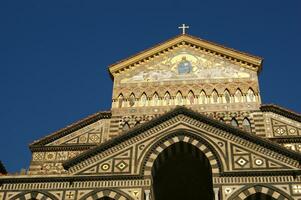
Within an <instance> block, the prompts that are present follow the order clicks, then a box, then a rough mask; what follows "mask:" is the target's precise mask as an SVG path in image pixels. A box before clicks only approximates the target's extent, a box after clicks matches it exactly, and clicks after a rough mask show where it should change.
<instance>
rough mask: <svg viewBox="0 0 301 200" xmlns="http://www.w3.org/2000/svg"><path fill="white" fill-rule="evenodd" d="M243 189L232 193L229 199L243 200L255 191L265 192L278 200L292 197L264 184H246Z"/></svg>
mask: <svg viewBox="0 0 301 200" xmlns="http://www.w3.org/2000/svg"><path fill="white" fill-rule="evenodd" d="M242 190H243V191H241V190H240V191H241V192H240V193H235V194H233V195H232V196H231V197H230V198H229V200H234V199H235V200H244V199H245V198H247V197H248V196H251V195H252V194H255V193H257V192H259V193H262V194H266V195H269V196H271V197H273V198H275V199H279V200H285V199H289V200H291V199H293V198H291V197H289V196H287V195H285V194H283V192H281V191H280V190H278V189H276V188H273V189H271V188H269V187H266V186H262V185H254V186H251V187H249V186H247V188H244V189H242Z"/></svg>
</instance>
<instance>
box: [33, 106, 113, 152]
mask: <svg viewBox="0 0 301 200" xmlns="http://www.w3.org/2000/svg"><path fill="white" fill-rule="evenodd" d="M111 115H112V114H111V112H110V111H104V112H97V113H95V114H92V115H90V116H88V117H86V118H84V119H82V120H80V121H77V122H75V123H73V124H71V125H69V126H67V127H65V128H63V129H60V130H58V131H56V132H54V133H52V134H50V135H48V136H46V137H44V138H42V139H40V140H37V141H35V142H33V143H31V144H30V145H29V148H30V150H33V149H34V148H35V147H37V146H44V145H46V144H48V143H50V142H53V141H54V140H57V139H59V138H61V137H64V136H66V135H68V134H69V133H72V132H74V131H77V130H79V129H81V128H83V127H85V126H87V125H90V124H92V123H94V122H97V121H98V120H100V119H110V118H111Z"/></svg>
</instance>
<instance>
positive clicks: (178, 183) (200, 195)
mask: <svg viewBox="0 0 301 200" xmlns="http://www.w3.org/2000/svg"><path fill="white" fill-rule="evenodd" d="M211 171H212V169H211V166H210V163H209V161H208V159H207V157H206V156H205V155H204V153H203V152H201V151H200V150H199V149H198V148H196V147H195V146H193V145H192V144H189V143H186V142H177V143H175V144H173V145H171V146H169V147H167V148H166V149H164V150H163V151H162V152H161V153H160V154H159V156H158V157H157V158H156V160H155V162H154V165H153V168H152V176H153V195H154V200H166V199H172V200H183V199H189V200H200V199H202V200H213V197H214V195H213V186H212V174H211Z"/></svg>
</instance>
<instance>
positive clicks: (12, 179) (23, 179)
mask: <svg viewBox="0 0 301 200" xmlns="http://www.w3.org/2000/svg"><path fill="white" fill-rule="evenodd" d="M297 175H301V170H286V171H283V170H275V171H240V172H222V173H221V174H220V175H219V176H217V177H213V178H219V177H220V178H223V177H252V176H263V177H264V176H293V177H296V176H297ZM145 179H147V177H145V176H140V175H138V176H137V175H105V176H104V175H102V176H101V175H93V176H91V175H89V176H78V175H77V176H68V175H65V176H62V175H57V176H51V175H46V176H45V175H44V176H42V175H41V176H37V175H36V176H28V175H23V176H2V177H0V186H1V185H2V184H10V183H47V182H69V184H70V186H72V185H73V183H74V182H77V181H111V180H114V181H115V180H121V181H127V180H145Z"/></svg>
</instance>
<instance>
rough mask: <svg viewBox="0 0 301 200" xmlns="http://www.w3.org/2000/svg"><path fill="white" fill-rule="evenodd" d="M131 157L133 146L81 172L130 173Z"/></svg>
mask: <svg viewBox="0 0 301 200" xmlns="http://www.w3.org/2000/svg"><path fill="white" fill-rule="evenodd" d="M131 157H132V148H128V149H126V150H124V151H122V152H121V153H119V154H117V155H114V156H112V157H110V158H108V159H106V160H102V161H100V162H95V163H94V165H93V166H91V167H90V168H88V169H85V170H84V171H82V172H81V173H80V174H110V173H116V174H118V173H129V172H130V170H131Z"/></svg>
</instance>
